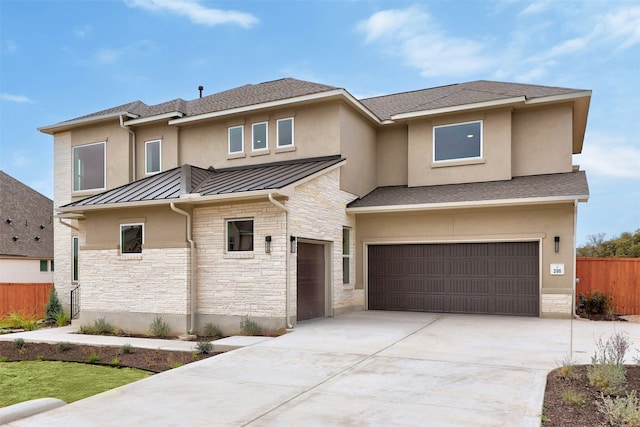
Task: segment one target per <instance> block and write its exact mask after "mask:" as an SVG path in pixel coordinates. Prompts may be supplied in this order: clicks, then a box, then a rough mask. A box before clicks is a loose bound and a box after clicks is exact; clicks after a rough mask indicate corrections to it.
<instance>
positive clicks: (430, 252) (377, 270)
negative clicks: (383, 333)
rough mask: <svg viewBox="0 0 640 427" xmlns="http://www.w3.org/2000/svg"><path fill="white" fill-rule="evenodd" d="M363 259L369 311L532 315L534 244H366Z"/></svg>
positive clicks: (535, 271) (536, 298)
mask: <svg viewBox="0 0 640 427" xmlns="http://www.w3.org/2000/svg"><path fill="white" fill-rule="evenodd" d="M368 255H369V259H368V261H369V267H368V292H369V297H368V301H369V308H370V309H386V310H411V311H416V310H417V311H432V312H453V313H486V314H518V315H527V316H537V315H538V312H539V245H538V243H537V242H504V243H495V242H491V243H455V244H408V245H387V246H385V245H370V246H369V251H368ZM398 257H400V258H398Z"/></svg>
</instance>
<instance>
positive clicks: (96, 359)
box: [87, 353, 100, 363]
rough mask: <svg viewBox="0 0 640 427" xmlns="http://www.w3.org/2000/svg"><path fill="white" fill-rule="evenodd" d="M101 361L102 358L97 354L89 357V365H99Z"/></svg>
mask: <svg viewBox="0 0 640 427" xmlns="http://www.w3.org/2000/svg"><path fill="white" fill-rule="evenodd" d="M99 361H100V356H98V355H97V354H95V353H91V354H90V355H89V357H87V362H88V363H98V362H99Z"/></svg>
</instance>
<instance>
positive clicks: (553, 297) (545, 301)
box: [540, 293, 573, 318]
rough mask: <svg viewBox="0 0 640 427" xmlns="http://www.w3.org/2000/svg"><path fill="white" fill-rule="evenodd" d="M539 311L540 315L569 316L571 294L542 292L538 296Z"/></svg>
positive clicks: (571, 307) (571, 308)
mask: <svg viewBox="0 0 640 427" xmlns="http://www.w3.org/2000/svg"><path fill="white" fill-rule="evenodd" d="M540 311H541V315H542V317H567V318H568V317H571V312H572V311H573V304H572V298H571V295H567V294H545V293H543V294H542V295H541V297H540Z"/></svg>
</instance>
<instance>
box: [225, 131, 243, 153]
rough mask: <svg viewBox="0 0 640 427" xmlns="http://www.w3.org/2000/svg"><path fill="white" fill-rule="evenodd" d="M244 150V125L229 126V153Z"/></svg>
mask: <svg viewBox="0 0 640 427" xmlns="http://www.w3.org/2000/svg"><path fill="white" fill-rule="evenodd" d="M243 151H244V126H234V127H230V128H229V154H236V153H242V152H243Z"/></svg>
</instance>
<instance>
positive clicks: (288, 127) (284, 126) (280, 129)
mask: <svg viewBox="0 0 640 427" xmlns="http://www.w3.org/2000/svg"><path fill="white" fill-rule="evenodd" d="M276 124H277V129H276V131H277V132H276V133H277V140H278V147H292V146H293V117H290V118H288V119H280V120H278V121H277V122H276Z"/></svg>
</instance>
